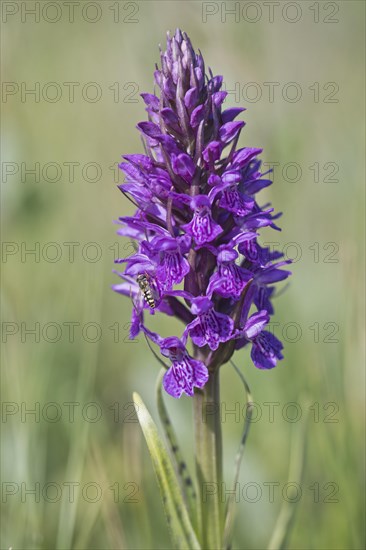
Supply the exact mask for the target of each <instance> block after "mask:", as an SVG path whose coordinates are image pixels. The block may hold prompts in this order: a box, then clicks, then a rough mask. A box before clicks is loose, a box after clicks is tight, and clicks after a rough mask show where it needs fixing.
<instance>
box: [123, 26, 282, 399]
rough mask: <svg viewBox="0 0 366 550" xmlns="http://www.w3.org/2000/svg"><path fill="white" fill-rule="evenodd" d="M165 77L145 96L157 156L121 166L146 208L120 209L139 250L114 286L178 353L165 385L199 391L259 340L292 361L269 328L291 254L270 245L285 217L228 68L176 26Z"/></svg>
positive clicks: (148, 141)
mask: <svg viewBox="0 0 366 550" xmlns="http://www.w3.org/2000/svg"><path fill="white" fill-rule="evenodd" d="M154 76H155V83H156V88H157V90H158V94H157V95H153V94H148V93H144V94H141V95H142V98H143V100H144V102H145V104H146V111H147V113H148V119H149V120H148V121H145V122H140V123H139V124H138V125H137V128H138V129H139V131H140V132H141V134H142V139H143V142H144V147H145V153H146V154H144V155H143V154H132V155H125V156H124V157H123V158H124V160H125V162H122V163H121V164H120V168H121V170H123V172H124V173H125V175H126V178H125V182H124V183H123V184H122V185H119V188H120V190H121V191H122V192H123V194H125V195H127V196H128V197H129V198H130V200H131V201H132V202H133V203H134V204H135V205H136V206H137V210H136V212H135V214H134V216H131V217H126V216H125V217H121V218H119V220H118V223H120V224H121V225H122V227H121V228H120V229H119V230H118V234H119V235H123V236H125V237H128V238H131V239H133V240H134V241H136V242H137V244H138V248H137V250H136V253H134V254H133V255H131V256H129V257H128V258H121V259H118V260H116V262H117V263H120V264H121V263H124V264H125V270H124V272H118V275H119V276H120V277H121V278H122V280H123V282H122V283H121V284H117V285H114V287H113V288H114V290H116V291H117V292H119V293H120V294H123V295H125V296H131V297H132V300H133V308H132V323H131V330H130V337H131V338H135V337H136V335H137V334H138V333H139V332H140V331H143V332H144V334H145V336H146V337H147V338H148V339H149V340H151V341H152V342H153V343H154V344H156V345H158V346H159V348H160V352H161V354H162V355H163V356H166V357H168V358H169V360H170V362H171V365H170V367H169V369H168V370H167V372H166V373H165V376H164V380H163V384H164V388H165V390H166V391H167V392H168V393H169V394H170V395H172V396H173V397H180V396H181V395H182V393H183V392H185V393H186V394H187V395H190V396H192V395H193V393H194V388H195V387H197V388H202V387H203V386H204V385H205V384H206V382H207V380H208V377H209V375H210V373H211V372H214V371H215V370H216V369H217V368H219V367H220V366H221V365H222V364H224V363H226V362H227V361H229V359H230V358H231V356H232V355H233V353H234V351H235V350H238V349H240V348H242V347H244V346H247V345H249V344H250V345H251V358H252V361H253V363H254V365H255V366H256V367H258V368H260V369H270V368H272V367H274V366H275V365H276V362H277V360H278V359H282V357H283V356H282V353H281V350H282V347H283V346H282V344H281V342H280V341H279V340H278V339H277V338H276V337H275V336H274V335H273V334H272V333H271V332H270V331H268V330H265V327H266V325H268V323H269V320H270V315H272V314H273V306H272V303H271V298H273V292H274V287H273V286H272V285H273V283H276V282H278V281H282V280H284V279H286V278H287V277H288V276H289V275H290V272H289V271H286V270H281V269H279V268H280V267H281V266H283V265H284V264H286V263H288V262H286V261H283V260H282V261H277V260H279V259H280V258H281V256H282V254H281V253H279V252H276V251H271V250H270V249H269V248H265V247H262V246H260V244H259V243H258V230H259V229H260V228H261V227H266V226H269V227H271V228H273V229H276V230H278V229H279V228H278V227H277V226H276V225H275V220H276V218H278V217H279V214H277V215H274V213H273V208H270V207H269V205H265V206H262V207H261V206H259V205H258V203H257V201H256V198H255V196H256V194H257V193H258V192H259V191H260V190H261V189H264V188H265V187H268V186H269V185H270V184H271V183H272V181H271V179H269V177H268V172H267V173H262V172H261V161H260V160H258V155H259V154H260V153H261V152H262V150H261V149H257V148H250V147H243V148H239V149H238V148H237V144H238V140H239V136H240V133H241V130H242V128H243V126H244V122H242V121H236V120H235V119H236V117H237V116H238V115H239V114H240V113H241V112H242V111H244V110H245V109H242V108H237V107H233V108H227V109H223V103H224V101H225V98H226V96H227V92H225V91H222V90H221V88H222V83H223V78H222V76H213V75H212V72H211V70H210V69H209V75H207V74H206V71H205V64H204V60H203V57H202V55H201V53H196V52H195V51H194V49H193V47H192V44H191V42H190V39H189V38H188V36H187V35H186V34H185V33H182V32H181V31H180V30H177V31H176V33H175V35H174V36H173V37H171V36H170V35H169V34H168V37H167V48H166V51H165V52H161V69H159V68H158V67H156V71H155V74H154ZM139 276H140V279H139V280H141V278H143V279H144V284H145V288H146V285H148V290H149V299H148V300H146V299H145V296H144V293H143V292H141V290H140V286H139V284H138V281H137V279H138V278H139ZM141 276H143V277H141ZM178 286H179V288H177V287H178ZM252 309H256V311H255V312H254V313H251V315H249V314H250V312H251V311H252ZM144 310H149V311H150V313H154V312H155V311H158V312H161V313H165V314H167V315H171V316H175V317H176V318H178V319H180V320H181V321H182V322H183V323H184V325H185V328H184V330H183V333H182V336H181V337H180V338H178V337H177V336H170V337H168V338H163V337H162V336H160V335H159V334H157V333H155V332H152V331H151V330H149V329H148V328H147V327H146V326H145V323H144ZM188 338H190V340H191V342H192V348H193V353H192V355H193V357H192V356H191V355H190V354H189V352H188V350H187V342H188Z"/></svg>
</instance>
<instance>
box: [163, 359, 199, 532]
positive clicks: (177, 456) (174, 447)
mask: <svg viewBox="0 0 366 550" xmlns="http://www.w3.org/2000/svg"><path fill="white" fill-rule="evenodd" d="M164 373H165V370H164V369H161V371H160V373H159V376H158V380H157V385H156V398H157V406H158V412H159V417H160V420H161V423H162V426H163V430H164V434H165V437H166V440H167V442H168V445H169V449H170V454H171V458H172V461H173V465H174V467H175V471H176V473H177V476H178V480H179V483H180V486H181V491H182V494H183V496H184V499H185V502H186V505H187V508H188V513H189V516H190V519H191V522H192V524H193V526H194V528H195V529H196V530H197V527H198V526H197V523H198V522H197V493H196V489H195V486H194V484H193V479H192V477H191V475H190V473H189V471H188V468H187V464H186V461H185V460H184V457H183V455H182V452H181V450H180V447H179V444H178V440H177V436H176V435H175V431H174V428H173V425H172V423H171V421H170V418H169V414H168V411H167V408H166V406H165V404H164V399H163V392H162V380H163V376H164Z"/></svg>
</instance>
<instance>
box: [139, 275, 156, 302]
mask: <svg viewBox="0 0 366 550" xmlns="http://www.w3.org/2000/svg"><path fill="white" fill-rule="evenodd" d="M136 281H137V284H138V285H139V287H140V290H141V292H142V294H143V295H144V298H145V300H146V302H147V304H148V306H149V307H150V308H151V309H155V307H156V302H155V297H154V294H155V292H154V290H153V288H152V287H151V285H150V276H149V275H148V274H147V273H141V274H140V275H138V276H137V279H136Z"/></svg>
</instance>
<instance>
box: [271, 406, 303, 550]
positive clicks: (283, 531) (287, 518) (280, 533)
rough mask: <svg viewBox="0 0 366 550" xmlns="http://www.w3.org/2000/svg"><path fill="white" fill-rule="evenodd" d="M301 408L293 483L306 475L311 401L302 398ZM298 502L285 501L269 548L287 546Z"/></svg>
mask: <svg viewBox="0 0 366 550" xmlns="http://www.w3.org/2000/svg"><path fill="white" fill-rule="evenodd" d="M301 401H303V402H302V403H301V410H303V411H306V415H305V416H304V419H303V421H302V422H301V425H300V426H298V425H296V427H295V425H294V427H293V432H292V442H291V454H290V468H289V476H288V479H289V481H291V482H292V483H293V482H295V483H297V484H298V485H300V486H301V485H302V481H303V477H304V465H305V453H306V434H307V424H308V411H309V410H310V409H309V403H308V402H307V400H305V399H304V400H301ZM295 510H296V502H291V501H290V500H289V499H287V500H286V501H284V502H283V504H282V508H281V511H280V515H279V516H278V520H277V523H276V525H275V528H274V530H273V534H272V537H271V540H270V542H269V545H268V550H283V549H284V548H286V545H287V542H288V539H289V536H290V532H291V527H292V524H293V520H294V517H295Z"/></svg>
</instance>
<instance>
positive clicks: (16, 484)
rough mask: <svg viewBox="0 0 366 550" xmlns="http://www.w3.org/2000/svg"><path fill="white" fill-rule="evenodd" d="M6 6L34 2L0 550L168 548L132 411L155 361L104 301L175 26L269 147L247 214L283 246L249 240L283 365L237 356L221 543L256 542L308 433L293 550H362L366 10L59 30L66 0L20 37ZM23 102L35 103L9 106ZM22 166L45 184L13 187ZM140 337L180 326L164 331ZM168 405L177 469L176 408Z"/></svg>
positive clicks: (181, 410) (7, 370)
mask: <svg viewBox="0 0 366 550" xmlns="http://www.w3.org/2000/svg"><path fill="white" fill-rule="evenodd" d="M5 4H7V7H6V8H5V7H4V6H5ZM21 4H23V5H24V4H26V6H27V7H32V6H34V2H26V3H24V2H18V3H17V2H10V3H6V2H3V3H2V9H3V13H2V80H3V82H5V83H6V85H4V86H5V87H4V88H3V97H2V114H3V116H2V184H1V185H2V191H1V192H2V240H3V255H2V266H1V267H2V329H3V330H2V349H3V351H2V396H1V397H2V407H3V408H2V424H1V428H2V455H1V458H2V530H1V531H2V532H1V537H2V539H1V548H4V549H8V548H10V547H11V548H13V549H14V550H15V549H50V548H57V549H63V550H64V549H65V550H66V549H71V548H73V549H74V548H75V549H87V548H88V549H89V548H95V549H130V548H136V549H150V548H151V549H153V548H169V547H170V541H169V536H168V533H167V529H166V526H165V519H164V515H163V510H162V505H161V503H160V497H159V493H158V489H157V485H156V481H155V478H154V474H153V471H152V466H151V464H150V459H149V456H148V452H147V448H146V445H145V442H144V441H143V439H142V433H141V430H140V427H139V425H138V424H137V422H136V417H135V415H134V413H133V408H132V403H131V400H132V392H133V391H135V390H137V391H138V392H139V393H140V394H141V396H142V397H143V399H144V400H145V402H146V403H147V404H148V406H149V407H150V409H151V411H152V413H153V415H154V417H155V418H157V415H156V408H155V403H154V385H155V379H156V376H157V373H158V370H159V366H158V364H157V363H156V360H155V359H154V357H153V356H152V355H151V353H150V352H149V351H148V350H147V347H146V344H145V342H144V340H143V338H142V337H138V341H137V342H130V341H128V328H129V325H128V323H129V319H130V310H131V305H130V303H129V300H128V299H125V298H123V297H121V296H119V295H117V294H115V293H113V292H112V291H111V289H110V287H111V285H112V284H113V283H115V282H116V281H117V280H118V279H117V277H116V276H115V275H113V273H112V270H113V268H114V265H113V260H114V257H115V255H116V256H126V255H127V254H129V253H131V251H132V249H131V245H130V244H129V243H128V242H127V243H126V242H125V241H124V240H122V239H120V238H118V237H117V236H116V234H115V232H116V229H117V226H116V225H114V224H113V220H116V219H117V218H118V216H122V215H126V214H129V213H132V211H133V210H132V207H131V206H132V205H131V204H130V203H129V202H128V201H127V200H126V199H125V198H124V197H123V196H122V195H121V193H120V192H119V191H118V189H117V188H116V184H117V183H118V182H122V175H121V174H118V172H117V171H116V170H115V166H116V163H117V162H119V161H120V157H121V155H122V154H127V153H133V152H142V145H141V142H140V137H139V133H138V131H137V130H135V125H136V124H137V123H138V122H139V121H140V120H143V119H144V117H145V112H144V105H143V102H142V100H141V99H140V97H139V93H141V92H143V91H149V92H152V91H153V70H154V64H155V63H156V62H158V60H159V53H158V44H159V43H161V44H162V45H163V44H164V41H165V33H166V31H167V30H168V29H171V30H174V29H175V28H176V27H177V26H180V27H181V28H182V29H184V30H185V31H186V32H187V33H188V34H189V36H190V37H191V39H192V42H193V44H194V46H195V47H196V48H197V49H198V48H199V49H200V50H201V51H202V53H203V55H204V57H205V60H206V64H207V66H210V67H211V68H212V70H213V72H214V73H215V74H223V75H224V80H225V83H226V87H227V89H228V90H231V91H235V93H231V94H230V95H229V96H228V99H227V101H226V103H227V105H231V106H238V105H243V106H245V107H246V108H247V111H246V112H245V113H244V116H243V118H244V119H245V120H246V122H247V126H246V127H245V129H244V131H243V132H242V136H241V141H240V145H241V146H260V147H263V148H264V152H263V154H262V158H263V161H264V162H268V163H273V162H276V163H279V165H278V166H277V167H276V168H275V176H274V177H275V184H274V185H273V186H272V187H271V188H270V189H269V190H266V191H265V192H264V193H262V197H261V198H262V201H263V203H265V202H267V201H271V202H272V203H273V205H274V207H275V209H276V210H277V211H283V213H284V215H283V217H282V218H281V220H280V225H281V227H282V232H281V233H277V232H265V231H263V232H262V242H276V243H278V244H275V245H273V246H276V247H277V248H280V249H282V248H283V247H285V250H286V251H287V254H288V256H289V257H293V258H295V260H296V261H295V262H294V264H293V266H292V267H293V277H292V278H291V280H290V281H289V286H288V288H287V289H286V292H284V293H283V294H282V295H281V297H280V298H279V299H278V301H277V300H276V301H275V309H276V315H275V318H274V321H275V322H276V323H278V325H276V326H275V331H276V332H275V334H277V335H278V336H280V337H285V342H284V343H285V350H284V352H285V353H284V354H285V359H284V361H283V362H281V363H280V364H279V365H278V367H277V368H276V369H273V371H271V372H261V371H258V370H256V369H255V368H254V366H253V365H252V364H251V362H250V358H249V355H248V352H247V351H246V350H243V351H241V352H239V353H238V354H237V355H236V357H235V362H236V364H237V365H238V366H240V368H241V369H242V371H243V372H244V373H245V376H246V378H247V380H248V382H249V384H250V386H251V389H252V393H253V396H254V401H255V402H256V404H257V412H258V418H257V421H256V422H255V423H254V424H253V426H252V431H251V433H250V437H249V440H248V443H247V448H246V451H245V455H244V460H243V466H242V471H241V475H240V494H239V497H240V499H239V500H240V502H239V509H238V516H237V522H236V529H235V538H234V545H233V548H245V549H263V548H266V547H267V544H268V541H269V539H270V537H271V533H272V531H273V528H274V525H275V523H276V519H277V517H278V514H279V512H280V509H281V506H282V504H283V502H284V497H283V494H285V495H286V492H285V493H283V491H285V490H286V483H287V482H288V481H289V480H290V481H294V480H293V479H291V478H290V479H289V477H288V476H289V473H288V469H289V460H290V446H291V438H292V437H293V436H294V435H296V433H297V432H298V430H300V429H301V426H302V422H303V421H304V418H305V417H306V416H308V432H307V450H306V463H305V471H304V479H303V481H302V484H301V495H300V497H299V499H298V500H299V501H298V503H297V510H296V516H295V520H294V525H293V531H292V533H291V537H290V540H289V542H288V548H291V549H312V550H317V549H324V550H326V549H327V550H329V549H337V550H338V549H342V550H343V549H344V550H350V549H352V550H353V549H360V548H363V547H364V544H365V540H364V512H365V505H364V503H365V501H364V477H365V476H364V429H363V427H364V400H363V399H364V369H363V347H362V341H363V335H364V320H363V315H362V313H363V304H364V290H363V289H364V280H363V277H364V271H363V265H364V263H363V254H364V252H363V250H364V240H363V239H364V237H363V236H364V225H363V213H364V211H363V208H364V207H363V204H364V196H363V195H364V193H363V183H362V182H363V181H364V169H363V154H364V133H363V119H364V104H363V96H364V79H365V68H364V54H363V46H364V35H365V29H364V3H363V2H357V1H355V2H353V1H349V2H348V1H347V2H330V3H324V2H315V3H311V2H306V1H305V2H303V1H302V2H297V3H295V4H296V5H297V6H300V8H301V17H300V19H299V21H297V22H293V23H291V22H289V21H288V20H289V19H295V18H296V17H295V16H296V13H295V11H291V10H292V8H291V7H290V8H286V9H288V10H289V11H288V12H287V11H285V12H284V14H283V9H284V6H285V4H286V3H283V2H281V3H280V6H279V7H278V8H276V9H275V12H274V20H273V22H270V21H269V8H268V6H267V7H266V6H265V4H263V3H262V2H255V3H252V4H254V7H253V6H252V7H245V5H246V4H248V3H247V2H240V3H236V4H237V5H238V6H239V8H240V13H239V15H237V18H238V20H237V21H235V18H234V15H231V16H230V15H229V14H227V15H226V17H225V13H224V12H223V11H222V7H221V6H222V3H221V2H218V3H215V2H210V3H209V4H210V5H209V6H208V5H207V4H206V6H205V5H204V4H205V3H203V4H202V3H201V2H195V1H193V2H184V1H161V2H156V1H146V2H109V1H104V2H95V3H94V5H97V8H95V6H94V7H93V6H91V7H90V6H89V7H88V8H87V9H85V11H84V14H82V11H81V9H82V7H85V4H91V3H88V2H81V3H80V6H79V7H75V13H74V22H73V23H71V22H70V21H69V12H68V11H67V10H68V8H67V7H65V5H64V3H63V2H56V3H55V2H54V3H51V4H57V5H58V6H59V9H60V10H61V12H60V13H61V16H60V19H59V20H58V21H55V22H54V23H50V22H49V20H52V19H57V17H58V13H59V12H58V11H57V10H56V8H55V7H54V6H53V7H52V5H51V6H50V7H48V8H47V10H46V11H45V12H44V13H43V12H41V13H40V20H39V22H36V21H35V20H34V16H32V15H27V14H26V13H22V11H21V10H22V9H24V8H22V6H21ZM45 4H46V3H45V2H40V6H41V7H40V9H41V8H42V9H43V8H44V5H45ZM76 4H78V3H76ZM258 6H259V8H258ZM226 7H227V8H228V9H229V8H233V7H235V3H233V2H227V3H226ZM16 8H18V10H17V9H16ZM337 8H338V9H337ZM4 9H6V11H5V12H4ZM97 9H98V11H96V10H97ZM236 9H238V8H236ZM258 9H260V11H258ZM293 9H295V8H293ZM297 9H298V8H297ZM99 10H100V12H101V16H100V18H99V20H97V21H95V22H94V23H92V22H91V20H93V19H96V18H97V17H98V13H99ZM205 10H206V11H205ZM207 10H208V11H210V12H212V14H211V15H207V17H206V19H207V20H206V22H204V19H205V17H203V16H204V15H205V13H207ZM243 10H244V11H243ZM317 10H318V11H317ZM12 11H14V12H15V13H14V15H11V14H10V12H12ZM215 12H217V13H215ZM258 14H259V15H258ZM82 15H84V17H83V16H82ZM99 15H100V14H99ZM257 16H258V17H259V20H258V21H257V22H254V20H255V19H256V18H257ZM286 19H287V21H286ZM317 20H318V21H319V22H316V21H317ZM334 20H336V21H334ZM250 21H252V22H250ZM268 82H275V83H276V84H275V85H274V87H273V93H274V96H273V97H270V96H269V90H270V86H269V85H268V84H264V83H268ZM36 83H39V84H36ZM50 83H54V84H53V85H52V84H50ZM65 83H74V84H65ZM90 83H94V84H93V85H90ZM248 83H256V84H255V85H251V86H248ZM289 83H296V84H295V86H294V85H292V86H291V85H289ZM316 83H318V84H316ZM329 83H333V84H329ZM37 86H39V97H35V96H34V95H31V94H26V93H25V92H26V90H30V89H36V93H38V92H37ZM70 90H74V97H72V96H69V92H70V93H71V91H70ZM299 90H300V92H301V97H300V96H299V97H298V101H292V99H293V98H294V97H295V94H300V92H299ZM260 93H261V94H262V95H261V96H260V95H259V94H260ZM57 94H59V97H58V95H57ZM60 94H61V95H60ZM96 94H99V95H100V97H98V95H97V96H96ZM286 94H287V96H286ZM238 95H239V96H240V97H238ZM256 96H257V97H256ZM286 97H287V99H286ZM94 98H95V101H94ZM255 99H257V100H256V101H255ZM36 163H39V174H38V173H37V172H36V174H35V175H34V174H31V173H27V172H26V171H27V170H31V169H32V168H33V169H34V168H36V170H37V166H35V164H36ZM48 163H51V164H48ZM294 163H296V164H294ZM299 167H300V171H301V174H300V171H299ZM72 170H74V173H73V174H72ZM65 243H66V244H65ZM289 243H290V244H289ZM31 249H34V250H35V251H36V252H35V254H31V253H27V251H29V250H31ZM149 321H150V320H149ZM37 323H38V325H37ZM173 325H174V326H173ZM150 326H152V327H155V328H158V329H159V330H160V331H161V333H162V334H164V335H166V336H168V335H172V334H180V333H181V331H182V327H181V326H180V325H179V324H178V322H176V323H175V322H174V320H173V321H172V320H171V319H170V318H163V317H160V316H155V317H154V318H151V324H150ZM32 329H35V331H36V332H35V333H33V334H32V333H31V332H28V331H30V330H32ZM222 401H223V405H222V408H223V431H224V444H225V448H224V452H225V473H226V478H227V482H228V483H227V488H228V489H229V488H230V483H231V475H232V463H233V458H234V454H235V451H236V448H237V445H238V441H239V437H240V433H241V428H242V421H243V414H242V413H243V410H244V409H243V407H244V402H245V401H244V396H243V391H242V388H241V386H240V384H238V379H237V375H236V374H235V372H234V370H233V369H232V368H231V367H230V366H228V365H226V366H224V367H223V368H222ZM166 403H167V405H168V407H169V410H170V411H171V413H172V416H173V420H174V421H175V424H176V427H177V430H178V432H179V436H180V438H181V441H182V444H183V445H182V446H183V449H184V451H185V454H186V457H187V460H188V462H189V463H191V464H192V417H191V407H190V406H191V403H190V400H189V399H188V398H186V397H184V398H182V399H181V400H179V401H174V400H173V399H171V398H168V397H167V399H166ZM270 403H272V405H270ZM294 403H295V405H294ZM31 410H33V411H34V414H31V413H30V412H29V411H31ZM270 410H272V411H273V416H271V415H270V414H269V413H270ZM27 411H28V412H27ZM229 411H235V414H229ZM297 416H298V418H297ZM300 416H301V418H300ZM291 419H292V420H293V419H295V421H294V422H291V421H290V420H291ZM271 483H273V484H275V485H273V487H274V498H269V485H268V484H271ZM258 487H259V489H258ZM32 489H33V490H35V491H36V493H31V492H29V491H31V490H32ZM290 493H291V492H289V494H290Z"/></svg>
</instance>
